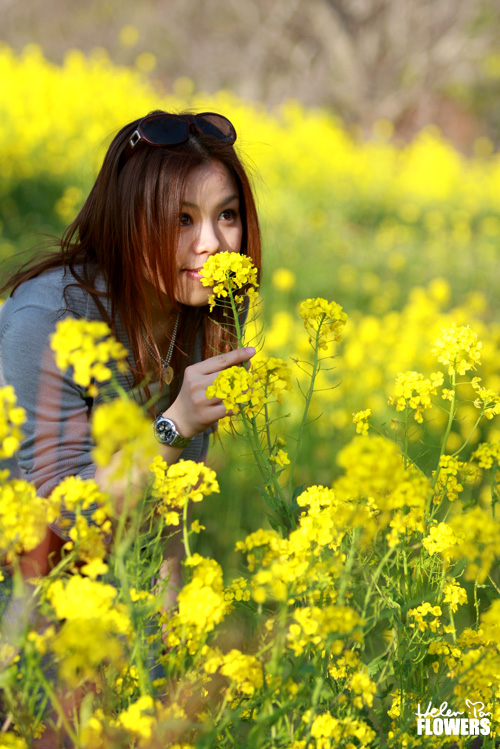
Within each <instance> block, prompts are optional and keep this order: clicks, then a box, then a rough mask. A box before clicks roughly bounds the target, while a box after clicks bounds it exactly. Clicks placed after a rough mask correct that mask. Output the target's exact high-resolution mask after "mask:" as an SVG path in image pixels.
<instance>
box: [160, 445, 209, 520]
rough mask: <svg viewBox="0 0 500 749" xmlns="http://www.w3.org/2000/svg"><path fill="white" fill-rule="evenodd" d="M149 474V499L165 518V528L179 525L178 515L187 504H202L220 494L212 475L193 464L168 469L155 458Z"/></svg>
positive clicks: (201, 465)
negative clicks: (156, 503) (205, 498)
mask: <svg viewBox="0 0 500 749" xmlns="http://www.w3.org/2000/svg"><path fill="white" fill-rule="evenodd" d="M151 472H152V473H153V476H154V480H153V485H152V487H151V495H152V497H154V498H155V499H158V500H159V504H158V508H157V509H158V512H160V513H161V514H163V515H164V516H165V522H166V523H167V525H178V524H179V514H178V511H179V510H181V511H182V510H183V509H184V507H185V505H186V504H187V503H188V502H189V500H191V501H192V502H201V500H202V499H203V497H208V496H209V495H210V494H214V493H218V492H219V491H220V490H219V484H218V482H217V478H216V475H215V472H214V471H213V470H212V469H211V468H207V466H205V465H204V464H203V463H195V462H194V461H193V460H179V461H178V462H177V463H173V464H172V465H171V466H168V467H167V464H166V462H165V461H164V460H162V458H161V457H160V456H159V455H157V456H156V458H155V459H154V461H153V463H152V464H151Z"/></svg>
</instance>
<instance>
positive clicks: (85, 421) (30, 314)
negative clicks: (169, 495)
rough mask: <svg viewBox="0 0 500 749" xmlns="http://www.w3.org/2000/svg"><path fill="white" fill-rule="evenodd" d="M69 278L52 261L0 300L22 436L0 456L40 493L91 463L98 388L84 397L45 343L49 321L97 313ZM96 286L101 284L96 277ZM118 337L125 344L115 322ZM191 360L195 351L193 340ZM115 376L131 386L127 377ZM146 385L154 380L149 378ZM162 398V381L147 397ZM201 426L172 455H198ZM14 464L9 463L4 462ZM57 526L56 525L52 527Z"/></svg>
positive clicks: (6, 379) (203, 437)
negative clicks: (157, 393) (10, 452)
mask: <svg viewBox="0 0 500 749" xmlns="http://www.w3.org/2000/svg"><path fill="white" fill-rule="evenodd" d="M72 282H74V279H73V276H72V275H71V274H70V272H69V270H67V271H64V269H63V268H56V269H55V270H51V271H48V272H47V273H44V274H43V275H41V276H38V277H37V278H33V279H31V280H29V281H26V282H25V283H23V284H22V285H21V286H20V287H19V288H18V289H17V290H16V291H15V292H14V294H13V296H11V297H9V298H8V299H7V300H6V301H5V303H4V304H3V305H1V306H0V387H1V386H4V385H12V386H13V387H14V389H15V391H16V395H17V402H18V405H20V406H22V407H23V408H24V410H25V411H26V417H27V420H26V422H25V424H24V425H23V427H22V431H23V434H24V439H23V441H22V443H21V446H20V448H19V451H18V453H17V454H16V456H15V458H14V459H13V460H11V461H4V463H3V465H2V463H0V468H2V467H8V468H9V469H11V472H13V473H17V475H21V476H23V477H24V478H26V479H28V480H29V481H31V482H32V483H33V484H34V486H35V487H36V489H37V492H38V494H39V495H40V496H45V497H46V496H48V495H49V494H50V492H51V491H52V489H54V487H55V486H57V484H58V483H59V482H60V481H61V480H62V479H63V478H64V477H66V476H75V475H78V476H81V477H82V478H85V479H87V478H93V476H94V473H95V464H94V463H93V461H92V456H91V450H92V447H93V441H92V437H91V434H90V415H91V412H92V410H93V408H94V407H95V406H97V405H99V402H100V398H101V396H97V398H96V399H95V400H92V399H90V398H89V397H88V396H87V394H86V391H85V388H83V387H81V386H80V385H77V384H76V383H75V381H74V380H73V377H72V372H71V370H69V371H67V372H65V373H63V372H61V371H60V370H59V369H58V368H57V366H56V364H55V359H54V354H53V352H52V349H51V348H50V345H49V339H50V335H51V334H52V333H53V332H54V330H55V326H56V323H57V322H58V321H59V320H62V319H63V318H65V317H67V316H69V315H70V316H73V317H75V318H79V317H83V318H86V319H87V320H101V319H102V318H101V315H100V313H99V310H98V308H97V305H96V304H95V302H94V301H93V299H92V297H91V296H90V294H88V293H87V292H85V291H83V290H82V289H80V288H78V287H70V288H69V289H67V293H66V298H67V300H68V302H67V303H66V301H65V299H64V289H65V287H66V286H67V285H68V284H71V283H72ZM100 287H101V288H102V289H103V288H104V283H103V282H102V281H101V283H100ZM117 330H118V337H119V339H120V340H121V342H122V343H123V344H124V345H125V346H126V348H127V349H128V350H130V346H129V344H128V340H127V338H126V336H125V333H124V331H123V328H122V327H121V325H120V324H119V323H118V325H117ZM196 349H197V350H195V352H194V353H195V356H194V359H195V361H199V360H200V359H201V345H200V343H199V342H198V345H197V346H196ZM117 379H118V380H119V382H120V384H121V386H122V387H123V388H124V389H125V390H126V391H127V392H131V391H132V383H131V381H130V378H127V376H126V375H125V374H118V377H117ZM150 389H151V390H152V394H153V390H154V385H150ZM168 405H169V392H168V388H166V389H164V390H163V391H162V394H161V397H160V399H159V400H158V402H157V403H156V404H155V408H156V411H157V413H161V411H164V410H165V409H166V408H167V407H168ZM208 440H209V432H205V433H204V434H199V435H197V436H196V437H195V438H194V439H193V441H192V442H191V444H190V445H189V447H187V448H186V449H185V450H183V451H182V453H181V455H180V457H181V458H183V459H186V460H187V459H190V460H195V461H199V460H203V459H204V458H205V456H206V453H207V450H208ZM12 469H14V471H13V470H12ZM54 530H56V532H58V533H60V531H59V529H58V528H57V527H55V528H54Z"/></svg>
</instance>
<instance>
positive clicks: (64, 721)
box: [38, 670, 79, 746]
mask: <svg viewBox="0 0 500 749" xmlns="http://www.w3.org/2000/svg"><path fill="white" fill-rule="evenodd" d="M38 675H39V678H40V681H41V682H42V685H43V688H44V690H45V692H46V693H47V695H48V697H49V700H50V702H51V704H52V705H53V706H54V708H55V711H56V713H57V715H58V716H59V718H60V719H61V723H62V724H63V726H64V729H65V731H66V733H67V734H68V736H69V738H70V739H71V741H72V742H73V745H74V746H78V743H79V742H78V738H77V735H76V733H75V732H74V731H73V729H72V727H71V724H70V722H69V720H68V718H67V716H66V713H65V712H64V708H63V706H62V705H61V703H60V702H59V699H58V698H57V696H56V693H55V691H54V690H53V689H52V686H51V684H49V682H48V681H47V679H46V678H45V675H44V673H43V671H42V670H40V671H39V672H38Z"/></svg>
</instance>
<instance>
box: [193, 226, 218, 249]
mask: <svg viewBox="0 0 500 749" xmlns="http://www.w3.org/2000/svg"><path fill="white" fill-rule="evenodd" d="M219 247H220V241H219V236H218V233H217V230H216V227H215V226H214V225H213V224H212V222H211V221H204V222H203V223H202V225H201V226H200V233H199V235H198V241H197V243H196V250H197V252H199V253H200V254H201V253H208V254H210V255H213V254H214V252H217V251H218V249H219Z"/></svg>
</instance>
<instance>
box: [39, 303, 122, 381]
mask: <svg viewBox="0 0 500 749" xmlns="http://www.w3.org/2000/svg"><path fill="white" fill-rule="evenodd" d="M50 346H51V348H52V350H53V351H54V353H55V358H56V364H57V366H58V367H59V369H61V370H62V371H66V370H67V369H68V368H69V367H73V377H74V380H75V382H76V383H77V384H78V385H82V387H87V388H88V387H89V385H90V384H91V381H92V380H97V381H98V382H103V381H105V380H109V378H110V377H111V374H112V372H111V369H110V367H109V366H108V364H109V362H110V361H111V360H116V361H117V362H119V364H120V365H122V366H123V364H124V362H125V358H126V356H127V350H126V348H125V347H124V346H123V345H122V344H121V343H119V342H118V341H117V340H116V339H115V338H113V337H112V335H111V330H110V329H109V326H108V325H106V323H104V322H100V321H93V322H91V321H89V320H83V319H79V320H77V319H75V318H73V317H67V318H65V319H64V320H61V321H60V322H58V323H57V325H56V330H55V333H53V334H52V336H51V339H50ZM94 393H95V390H94Z"/></svg>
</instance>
